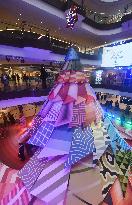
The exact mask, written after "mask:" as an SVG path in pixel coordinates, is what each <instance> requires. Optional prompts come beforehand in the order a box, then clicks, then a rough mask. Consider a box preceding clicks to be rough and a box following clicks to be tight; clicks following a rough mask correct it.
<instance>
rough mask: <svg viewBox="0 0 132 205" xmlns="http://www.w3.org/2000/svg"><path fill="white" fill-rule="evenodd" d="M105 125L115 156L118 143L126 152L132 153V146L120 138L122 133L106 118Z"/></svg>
mask: <svg viewBox="0 0 132 205" xmlns="http://www.w3.org/2000/svg"><path fill="white" fill-rule="evenodd" d="M104 125H105V126H106V127H107V132H108V135H109V136H110V139H111V147H112V150H113V152H114V154H116V143H118V144H119V146H121V147H122V149H123V150H124V151H132V148H131V146H130V145H128V144H127V142H126V141H125V140H124V139H123V138H122V137H121V136H120V133H119V132H118V130H117V129H116V128H115V127H114V126H113V124H112V123H111V121H110V120H109V119H108V118H105V120H104Z"/></svg>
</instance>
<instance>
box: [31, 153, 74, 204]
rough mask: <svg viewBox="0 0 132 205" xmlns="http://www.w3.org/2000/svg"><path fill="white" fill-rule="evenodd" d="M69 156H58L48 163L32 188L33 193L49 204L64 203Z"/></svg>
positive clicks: (68, 171)
mask: <svg viewBox="0 0 132 205" xmlns="http://www.w3.org/2000/svg"><path fill="white" fill-rule="evenodd" d="M66 160H67V156H57V157H54V158H52V159H51V160H49V162H48V163H46V165H45V167H44V169H43V171H42V173H41V174H40V175H39V177H38V179H37V181H36V183H35V184H34V185H33V187H32V189H31V194H32V195H34V196H36V197H37V198H39V199H40V200H42V201H44V202H45V203H46V204H48V205H55V204H56V205H57V204H64V199H65V196H66V192H67V185H68V180H69V173H70V168H69V169H65V168H64V163H65V161H66Z"/></svg>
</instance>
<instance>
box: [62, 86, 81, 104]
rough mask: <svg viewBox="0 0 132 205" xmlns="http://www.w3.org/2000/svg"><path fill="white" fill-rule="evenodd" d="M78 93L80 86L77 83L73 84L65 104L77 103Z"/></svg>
mask: <svg viewBox="0 0 132 205" xmlns="http://www.w3.org/2000/svg"><path fill="white" fill-rule="evenodd" d="M77 93H78V85H77V84H75V83H72V84H71V85H70V87H69V90H68V95H67V96H66V98H65V100H64V103H65V104H67V103H70V102H74V101H76V100H77Z"/></svg>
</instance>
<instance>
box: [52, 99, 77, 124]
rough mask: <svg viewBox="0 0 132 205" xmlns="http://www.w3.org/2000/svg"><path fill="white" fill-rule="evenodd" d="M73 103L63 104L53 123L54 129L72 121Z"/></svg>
mask: <svg viewBox="0 0 132 205" xmlns="http://www.w3.org/2000/svg"><path fill="white" fill-rule="evenodd" d="M72 115H73V103H69V104H63V106H62V108H61V110H60V114H59V116H58V119H57V121H56V123H55V126H56V127H59V126H62V125H65V124H69V123H70V122H71V121H72Z"/></svg>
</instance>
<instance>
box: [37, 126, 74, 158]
mask: <svg viewBox="0 0 132 205" xmlns="http://www.w3.org/2000/svg"><path fill="white" fill-rule="evenodd" d="M72 133H73V129H69V128H68V125H63V126H60V127H56V128H55V129H54V131H53V134H52V135H51V138H50V140H49V142H48V144H47V146H46V147H45V148H44V149H43V150H42V151H41V152H40V154H39V155H38V158H43V157H49V156H57V155H64V154H69V150H70V147H71V141H72Z"/></svg>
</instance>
